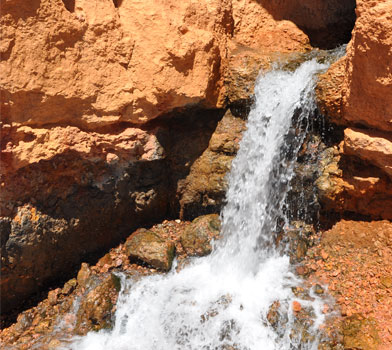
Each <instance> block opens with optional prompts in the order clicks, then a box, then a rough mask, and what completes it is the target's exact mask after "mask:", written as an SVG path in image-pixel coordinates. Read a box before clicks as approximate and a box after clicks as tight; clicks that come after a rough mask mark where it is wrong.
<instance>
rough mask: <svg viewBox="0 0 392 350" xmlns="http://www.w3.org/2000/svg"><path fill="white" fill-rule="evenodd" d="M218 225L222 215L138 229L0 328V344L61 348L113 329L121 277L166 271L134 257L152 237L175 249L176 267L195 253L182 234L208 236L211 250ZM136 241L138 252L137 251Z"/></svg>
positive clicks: (13, 349) (135, 277)
mask: <svg viewBox="0 0 392 350" xmlns="http://www.w3.org/2000/svg"><path fill="white" fill-rule="evenodd" d="M219 227H220V222H219V217H218V215H216V214H213V215H206V216H202V217H200V218H196V219H195V220H194V221H193V223H190V222H186V221H180V220H178V219H177V220H173V221H168V220H164V221H163V222H161V223H159V224H156V225H154V226H152V227H150V228H149V229H148V230H146V229H138V230H136V231H135V232H133V233H132V234H131V235H130V236H129V237H128V239H127V241H126V242H125V243H124V244H120V245H118V246H117V247H115V248H112V249H111V250H110V251H109V252H108V253H107V254H105V255H104V256H102V257H101V258H100V259H99V260H98V262H97V263H96V264H95V265H93V266H90V265H88V264H87V263H82V264H81V267H80V269H79V271H78V273H77V276H76V278H72V279H70V280H69V281H67V282H66V283H65V284H64V285H63V286H61V287H59V288H56V289H53V290H51V291H49V293H47V294H46V295H45V298H44V300H43V301H41V302H40V303H39V304H38V305H36V306H34V307H32V308H29V309H28V310H25V311H23V312H22V313H20V314H19V315H18V318H17V320H16V322H15V323H14V324H13V325H11V326H10V327H8V328H4V329H2V330H0V342H1V344H2V345H3V347H5V348H6V349H10V350H19V349H21V350H22V349H32V348H39V349H47V350H49V349H51V350H53V349H61V348H63V347H67V345H69V341H70V340H71V338H73V340H75V338H74V337H75V336H78V335H85V334H87V333H88V332H90V331H99V330H101V329H111V328H112V327H113V325H114V319H115V317H114V316H115V315H114V312H115V310H116V304H117V300H118V294H119V291H120V289H121V287H124V285H123V282H124V280H121V279H120V278H119V276H120V273H121V274H122V275H123V276H124V275H126V276H127V278H131V279H133V282H132V283H134V282H136V281H137V280H138V279H139V278H140V277H141V276H147V275H151V274H154V273H158V272H159V273H162V271H160V269H159V266H157V267H158V269H157V268H155V267H152V266H147V265H146V263H145V262H143V261H142V259H137V261H135V260H134V259H133V257H132V255H135V254H138V252H140V249H139V248H140V246H141V245H143V244H144V245H145V247H147V249H149V248H152V249H153V247H154V245H152V246H151V245H149V244H148V243H151V239H152V240H153V241H154V243H158V245H159V250H161V248H163V249H162V250H161V251H162V252H163V251H164V250H165V248H166V247H173V246H176V251H175V253H176V257H177V261H178V263H179V264H181V263H186V262H187V259H188V257H190V256H192V255H193V252H192V251H189V255H188V253H187V252H185V251H184V250H183V248H182V244H183V239H182V238H183V234H184V232H186V231H187V230H188V229H191V235H194V234H195V233H196V232H202V234H206V235H207V236H208V237H207V240H206V241H204V242H203V244H205V245H206V246H210V240H211V239H212V238H218V234H219ZM196 234H197V233H196ZM135 241H137V242H135ZM134 243H136V245H137V246H138V247H139V248H138V247H134V246H135V244H134ZM155 247H157V245H155ZM150 251H151V249H150ZM173 253H174V251H173ZM163 255H164V254H163ZM171 258H173V256H171ZM150 262H152V261H150ZM179 266H180V265H179ZM75 275H76V274H75Z"/></svg>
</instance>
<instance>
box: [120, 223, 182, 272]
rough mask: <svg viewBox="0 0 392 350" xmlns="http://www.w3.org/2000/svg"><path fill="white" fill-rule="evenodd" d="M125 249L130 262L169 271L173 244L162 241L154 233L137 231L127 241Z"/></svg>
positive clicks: (142, 230) (173, 249)
mask: <svg viewBox="0 0 392 350" xmlns="http://www.w3.org/2000/svg"><path fill="white" fill-rule="evenodd" d="M125 249H126V252H127V254H128V256H129V259H130V260H131V261H136V262H142V263H145V264H147V265H149V266H151V267H153V268H156V269H158V270H162V271H169V270H170V269H171V266H172V262H173V258H174V251H175V246H174V243H173V242H169V241H166V240H164V239H162V238H161V237H160V236H159V235H158V234H156V233H155V232H152V231H148V230H146V229H139V230H137V231H136V232H135V233H133V234H132V235H131V236H130V237H129V238H128V239H127V241H126V243H125Z"/></svg>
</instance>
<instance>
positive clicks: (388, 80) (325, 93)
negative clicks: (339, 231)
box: [317, 1, 392, 219]
mask: <svg viewBox="0 0 392 350" xmlns="http://www.w3.org/2000/svg"><path fill="white" fill-rule="evenodd" d="M356 13H357V21H356V24H355V27H354V30H353V36H352V40H351V41H350V43H349V44H348V46H347V54H346V56H344V57H343V58H342V59H340V60H339V61H338V62H336V63H335V64H333V65H332V66H331V68H330V69H329V70H328V71H327V72H326V73H325V74H323V75H322V76H321V77H320V82H319V84H318V87H317V95H318V101H319V107H320V109H321V111H322V112H323V113H324V114H325V115H326V116H327V117H328V118H329V120H330V121H332V122H333V123H336V124H340V125H343V126H344V127H348V128H347V129H345V130H344V135H343V137H342V139H341V141H342V143H341V145H340V146H339V147H335V151H337V152H338V153H339V155H336V157H338V158H335V161H332V162H330V163H329V165H328V166H327V168H329V169H327V168H325V167H324V170H323V175H322V178H321V180H320V181H319V182H318V184H319V185H321V187H320V186H319V189H320V190H321V194H322V196H321V197H322V198H324V199H323V200H324V204H325V205H326V207H328V208H329V209H333V208H335V210H338V211H343V212H344V211H347V212H352V213H357V214H361V215H365V216H370V217H372V218H384V219H391V218H392V212H391V210H390V208H391V205H392V197H391V196H392V182H391V155H392V153H391V145H392V143H391V142H392V136H391V131H392V124H391V121H392V77H391V72H390V66H391V62H392V41H391V40H390V35H389V33H390V32H391V29H392V28H391V23H392V17H391V13H392V4H391V3H390V2H389V1H376V2H368V1H357V8H356ZM380 57H381V58H382V59H380ZM327 163H328V162H327ZM328 179H329V180H328Z"/></svg>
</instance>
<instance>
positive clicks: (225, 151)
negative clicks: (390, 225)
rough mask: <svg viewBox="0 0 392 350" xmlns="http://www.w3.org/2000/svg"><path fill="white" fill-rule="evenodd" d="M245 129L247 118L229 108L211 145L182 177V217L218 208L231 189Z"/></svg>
mask: <svg viewBox="0 0 392 350" xmlns="http://www.w3.org/2000/svg"><path fill="white" fill-rule="evenodd" d="M244 130H245V120H244V119H242V118H241V117H235V116H234V115H233V113H232V112H231V111H230V110H227V112H226V113H225V115H224V116H223V118H222V119H221V120H220V121H219V123H218V125H217V127H216V129H215V131H214V133H213V134H212V136H211V138H210V140H209V143H208V147H207V148H206V150H205V151H204V152H203V153H202V154H201V155H200V156H199V157H198V158H197V160H196V161H195V162H194V163H193V164H192V166H191V167H190V169H189V174H188V175H187V176H186V177H185V178H184V179H182V180H180V181H178V185H177V194H178V203H179V213H180V217H181V218H186V219H191V218H193V217H194V216H195V215H197V214H201V213H205V214H207V213H213V212H218V211H219V209H220V208H221V206H222V203H223V200H224V198H225V193H226V189H227V179H226V174H227V173H228V171H229V170H230V167H231V162H232V160H233V158H234V157H235V155H236V154H237V151H238V148H239V142H240V140H241V136H242V133H243V131H244Z"/></svg>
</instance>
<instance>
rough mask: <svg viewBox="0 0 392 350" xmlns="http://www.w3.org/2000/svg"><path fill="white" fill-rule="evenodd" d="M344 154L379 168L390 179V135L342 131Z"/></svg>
mask: <svg viewBox="0 0 392 350" xmlns="http://www.w3.org/2000/svg"><path fill="white" fill-rule="evenodd" d="M343 147H344V153H345V154H349V155H355V156H357V157H358V158H361V159H364V160H366V161H368V162H369V163H371V164H374V165H375V166H377V167H379V168H380V169H381V170H383V171H384V172H385V173H387V174H388V175H389V176H390V177H391V178H392V134H387V133H381V132H376V131H370V130H360V129H350V128H347V129H346V130H344V146H343Z"/></svg>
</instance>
